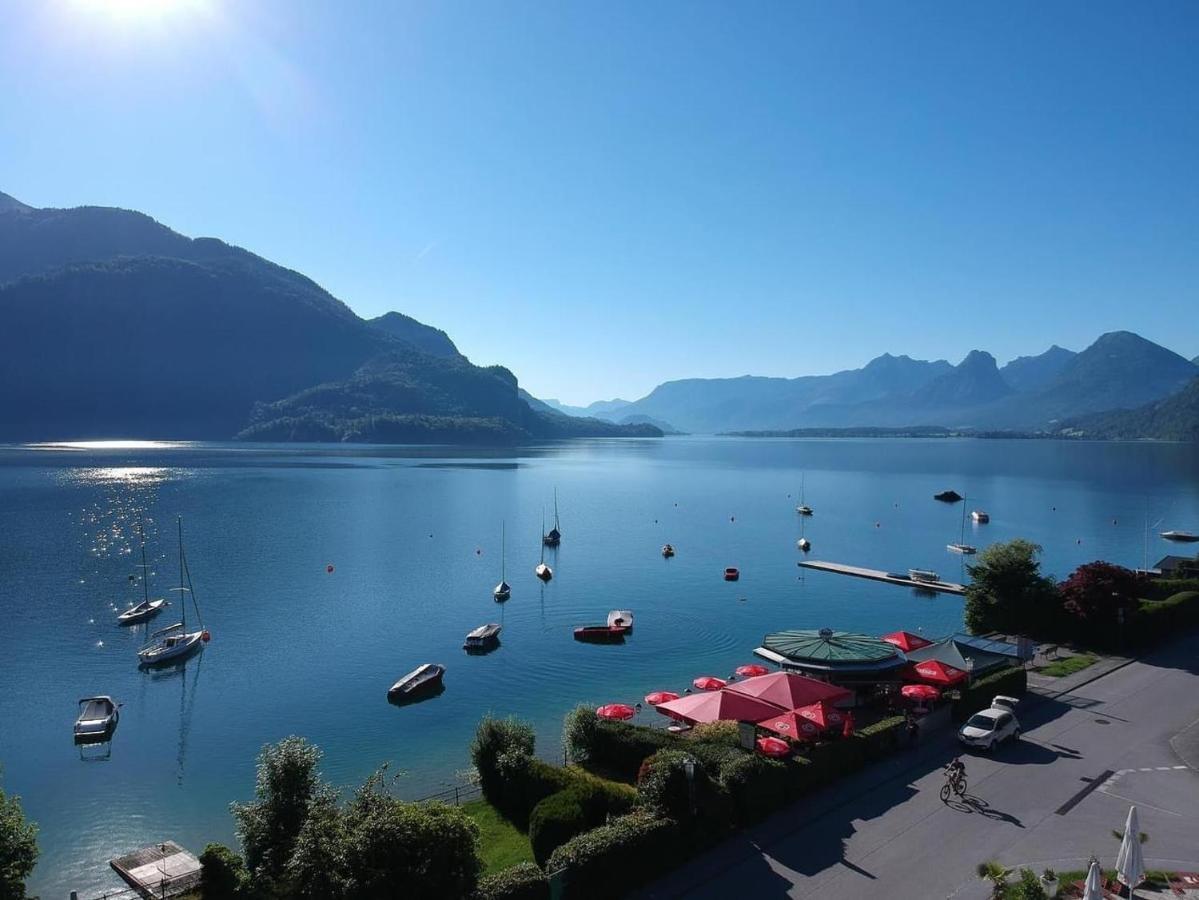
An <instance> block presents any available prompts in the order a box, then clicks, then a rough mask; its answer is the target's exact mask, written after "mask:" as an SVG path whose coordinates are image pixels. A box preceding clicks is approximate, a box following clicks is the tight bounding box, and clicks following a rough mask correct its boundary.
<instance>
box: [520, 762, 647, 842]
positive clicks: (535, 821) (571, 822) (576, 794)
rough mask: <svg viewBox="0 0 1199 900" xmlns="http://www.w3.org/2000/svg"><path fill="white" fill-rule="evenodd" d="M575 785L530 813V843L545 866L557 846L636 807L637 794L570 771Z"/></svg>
mask: <svg viewBox="0 0 1199 900" xmlns="http://www.w3.org/2000/svg"><path fill="white" fill-rule="evenodd" d="M565 771H567V772H570V773H571V775H572V777H573V783H572V784H571V785H570V786H569V787H567V788H566V789H565V790H561V791H559V792H558V793H556V794H551V795H550V796H548V797H546V798H545V799H544V800H542V801H541V802H540V803H538V804H537V805H536V806H534V807H533V810H532V812H530V813H529V843H530V844H532V846H533V858H534V859H535V860H537V864H538V865H541V866H544V865H545V864H546V861H547V860H548V859H549V857H550V854H552V853H553V852H554V851H555V850H556V849H558V847H560V846H561V845H562V844H565V843H566V842H567V841H568V840H570V839H571V838H572V837H574V836H575V835H577V834H582V833H583V832H584V831H587V830H588V829H589V828H595V827H596V826H597V825H602V824H603V823H604V822H605V821H606V820H607V818H608V817H609V816H620V815H624V814H625V813H627V812H628V811H629V810H630V809H632V808H633V803H634V802H635V801H636V799H637V792H636V791H634V790H633V789H632V788H627V787H625V786H624V785H621V786H619V787H618V786H616V785H613V784H610V783H608V782H605V781H601V780H600V779H598V778H594V777H592V776H590V775H587V774H586V773H584V772H579V771H576V770H571V769H567V770H565Z"/></svg>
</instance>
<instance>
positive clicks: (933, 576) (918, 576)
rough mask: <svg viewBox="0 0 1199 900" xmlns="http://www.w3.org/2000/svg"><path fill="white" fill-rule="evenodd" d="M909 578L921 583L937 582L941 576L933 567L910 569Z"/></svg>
mask: <svg viewBox="0 0 1199 900" xmlns="http://www.w3.org/2000/svg"><path fill="white" fill-rule="evenodd" d="M908 578H910V579H911V580H912V581H916V582H919V583H921V584H936V583H937V582H939V581H940V580H941V576H940V575H938V574H937V573H936V572H934V571H932V570H931V569H908Z"/></svg>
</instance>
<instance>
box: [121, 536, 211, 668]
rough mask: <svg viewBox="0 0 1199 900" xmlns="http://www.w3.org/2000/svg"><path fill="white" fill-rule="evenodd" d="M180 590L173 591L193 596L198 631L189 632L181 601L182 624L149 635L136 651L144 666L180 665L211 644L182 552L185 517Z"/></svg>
mask: <svg viewBox="0 0 1199 900" xmlns="http://www.w3.org/2000/svg"><path fill="white" fill-rule="evenodd" d="M178 522H179V587H177V588H175V589H174V590H175V591H176V592H178V593H179V594H180V595H183V594H190V595H191V600H192V606H193V608H194V609H195V611H196V620H197V622H198V624H199V626H200V627H199V630H197V631H188V630H187V598H186V597H182V596H181V598H180V602H179V606H180V621H179V622H177V623H175V624H174V625H168V626H167V627H166V628H161V629H159V630H158V631H156V632H154V633H153V634H152V635H150V640H149V641H148V642H147V643H146V644H145V645H144V646H143V647H142V648H141V649H140V650H138V651H137V658H138V661H139V663H140V664H141V665H143V666H162V665H166V664H167V663H172V662H179V661H182V660H184V659H186V658H187V657H189V656H191V655H192V654H193V653H195V652H196V651H197V650H199V649H200V648H201V647H203V646H204V644H205V643H207V642H208V637H209V635H208V632H207V631H205V630H204V623H203V621H202V620H201V619H200V607H199V604H197V603H196V595H195V593H194V592H193V591H192V587H191V572H190V571H189V570H188V567H187V556H186V554H185V553H184V552H183V518H182V517H180V518H179V520H178Z"/></svg>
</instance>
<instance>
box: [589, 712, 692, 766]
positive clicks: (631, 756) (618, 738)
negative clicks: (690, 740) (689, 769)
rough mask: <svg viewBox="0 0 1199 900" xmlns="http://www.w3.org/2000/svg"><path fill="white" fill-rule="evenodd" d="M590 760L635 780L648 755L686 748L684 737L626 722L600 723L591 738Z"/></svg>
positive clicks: (596, 724)
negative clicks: (660, 751)
mask: <svg viewBox="0 0 1199 900" xmlns="http://www.w3.org/2000/svg"><path fill="white" fill-rule="evenodd" d="M589 737H590V740H591V746H590V747H588V748H587V750H586V753H587V757H586V758H587V759H588V760H589V761H590V762H593V763H599V764H601V765H603V766H604V767H605V768H607V769H608V770H610V771H612V772H613V773H615V774H617V775H619V776H621V777H623V778H630V779H631V778H633V777H634V776H635V775H636V774H637V770H638V769H640V768H641V763H642V762H643V761H644V760H645V758H646V757H647V756H653V755H654V754H655V753H657V752H658V751H659V750H665V749H678V748H681V747H683V746H684V741H683V738H680V737H678V736H677V735H674V734H671V733H670V732H667V731H657V730H655V729H652V728H641V727H639V726H636V725H629V724H628V723H627V722H605V721H599V720H597V721H596V723H595V729H594V730H593V731H592V732H591V734H590V735H589Z"/></svg>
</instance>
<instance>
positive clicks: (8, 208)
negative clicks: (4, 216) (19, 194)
mask: <svg viewBox="0 0 1199 900" xmlns="http://www.w3.org/2000/svg"><path fill="white" fill-rule="evenodd" d="M32 209H33V207H32V206H26V205H25V204H24V203H22V202H21V201H20V200H18V199H17V198H16V197H10V196H9V195H8V194H6V193H4V192H3V191H0V212H27V211H30V210H32Z"/></svg>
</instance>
